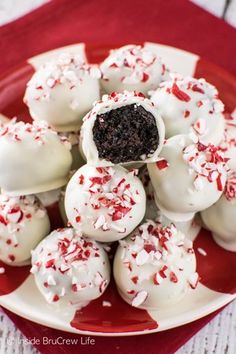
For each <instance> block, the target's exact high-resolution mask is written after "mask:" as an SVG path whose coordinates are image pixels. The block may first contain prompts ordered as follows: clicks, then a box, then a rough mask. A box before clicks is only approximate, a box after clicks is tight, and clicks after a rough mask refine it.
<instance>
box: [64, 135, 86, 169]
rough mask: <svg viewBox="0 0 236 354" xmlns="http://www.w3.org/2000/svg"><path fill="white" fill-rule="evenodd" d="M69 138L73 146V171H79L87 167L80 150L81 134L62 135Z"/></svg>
mask: <svg viewBox="0 0 236 354" xmlns="http://www.w3.org/2000/svg"><path fill="white" fill-rule="evenodd" d="M61 136H64V137H66V138H67V140H68V141H69V142H70V144H71V155H72V165H71V170H72V171H74V170H78V169H79V168H80V167H81V166H83V165H85V163H86V162H85V159H84V157H83V156H82V154H81V151H80V149H79V141H80V132H79V131H76V132H64V133H62V134H61Z"/></svg>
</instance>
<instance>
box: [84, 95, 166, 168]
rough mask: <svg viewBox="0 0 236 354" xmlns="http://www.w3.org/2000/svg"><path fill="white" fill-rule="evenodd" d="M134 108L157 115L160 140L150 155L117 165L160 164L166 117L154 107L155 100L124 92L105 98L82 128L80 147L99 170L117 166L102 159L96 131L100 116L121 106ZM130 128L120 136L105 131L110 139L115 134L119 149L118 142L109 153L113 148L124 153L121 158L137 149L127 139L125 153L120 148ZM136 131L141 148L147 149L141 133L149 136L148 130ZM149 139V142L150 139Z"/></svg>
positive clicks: (143, 155)
mask: <svg viewBox="0 0 236 354" xmlns="http://www.w3.org/2000/svg"><path fill="white" fill-rule="evenodd" d="M130 105H134V107H135V109H136V108H138V107H140V106H141V107H142V108H143V109H144V110H145V111H146V112H148V113H151V115H152V116H153V118H154V124H155V125H156V130H157V134H156V136H155V139H156V141H157V144H156V149H155V150H152V151H150V152H148V153H147V154H142V155H140V156H139V158H138V159H137V160H132V159H130V160H129V161H127V160H122V157H121V158H120V159H119V162H117V161H116V162H115V164H117V163H119V164H122V165H124V166H125V165H126V164H127V166H129V165H130V163H131V162H133V163H134V162H136V163H137V162H141V163H143V162H147V163H148V162H154V161H157V158H158V155H159V153H160V151H161V149H162V146H163V142H164V136H165V127H164V123H163V121H162V118H161V117H160V115H159V114H158V113H157V109H156V108H154V106H153V104H152V103H151V101H150V100H149V99H147V98H145V97H144V96H143V95H142V94H139V93H136V92H128V91H124V92H123V93H122V94H121V93H120V94H118V93H113V94H112V95H110V96H108V95H104V96H103V97H102V100H101V101H98V102H95V104H94V107H93V109H92V110H91V111H90V112H89V113H88V114H87V115H86V116H85V117H84V120H83V125H82V127H81V135H80V139H81V140H80V148H81V151H82V153H83V154H84V156H85V158H86V160H87V163H88V164H89V165H92V166H99V167H103V166H112V165H114V163H113V162H112V161H111V160H109V159H105V158H102V157H100V156H99V151H98V146H97V145H96V143H95V140H94V132H93V129H94V126H95V122H96V120H97V119H98V118H97V117H98V116H99V115H101V114H104V113H107V112H110V111H113V110H116V109H119V108H121V107H125V106H130ZM136 114H137V113H136ZM133 115H134V116H135V113H133ZM135 121H136V120H135ZM99 122H100V124H101V119H100V120H99ZM134 125H135V124H133V126H134ZM129 129H130V125H129V126H127V128H125V127H123V130H124V131H121V132H120V134H118V135H117V130H114V132H113V133H111V134H110V132H109V131H108V132H107V133H106V132H105V130H103V134H108V135H109V137H110V135H112V134H115V135H114V137H113V140H115V141H116V144H117V146H116V145H115V143H113V145H114V146H110V149H109V152H110V151H111V149H113V150H115V151H119V152H120V155H119V156H121V155H122V153H124V154H125V151H126V150H127V151H129V150H130V149H132V148H133V146H131V145H130V141H129V139H128V138H126V141H124V140H123V141H122V144H123V143H125V144H126V146H125V148H124V146H123V147H122V149H123V150H122V149H121V148H120V147H119V146H120V145H121V139H123V135H124V133H127V131H129ZM136 129H137V131H135V134H136V136H137V140H138V143H139V147H140V148H141V149H143V144H144V143H143V141H142V139H143V137H141V136H140V134H141V135H143V134H145V131H144V129H142V132H140V131H139V127H136ZM146 134H148V137H149V135H150V132H148V133H147V132H146ZM104 140H106V135H104ZM146 140H148V138H147V139H146Z"/></svg>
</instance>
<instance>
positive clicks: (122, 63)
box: [100, 45, 169, 85]
mask: <svg viewBox="0 0 236 354" xmlns="http://www.w3.org/2000/svg"><path fill="white" fill-rule="evenodd" d="M100 68H101V71H102V78H103V80H105V81H109V72H110V71H112V72H113V71H114V72H120V77H119V80H120V81H121V82H122V83H124V84H130V85H132V84H137V83H145V82H147V81H149V80H150V79H152V75H153V73H154V71H155V72H158V71H159V72H160V81H163V80H166V79H167V77H168V73H169V71H168V69H167V68H166V66H165V65H164V64H163V63H162V60H161V59H160V58H159V57H157V55H156V54H155V53H154V52H152V51H151V50H150V49H148V48H145V47H144V46H141V45H129V46H125V47H122V48H119V49H116V50H112V51H111V52H110V55H109V56H108V58H107V59H105V61H104V62H103V63H102V64H101V66H100Z"/></svg>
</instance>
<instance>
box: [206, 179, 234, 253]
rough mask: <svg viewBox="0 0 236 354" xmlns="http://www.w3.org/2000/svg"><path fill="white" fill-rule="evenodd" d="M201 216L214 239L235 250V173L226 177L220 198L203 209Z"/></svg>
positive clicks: (230, 249)
mask: <svg viewBox="0 0 236 354" xmlns="http://www.w3.org/2000/svg"><path fill="white" fill-rule="evenodd" d="M201 217H202V219H203V222H204V224H205V225H206V227H207V228H208V229H209V230H211V231H212V233H213V237H214V239H215V241H216V242H217V243H218V244H219V245H220V246H221V247H223V248H225V249H226V250H228V251H232V252H236V173H232V174H231V175H230V176H229V177H228V179H227V182H226V188H225V191H224V194H223V195H222V196H221V198H220V199H219V200H218V201H217V202H216V203H215V204H213V205H212V206H211V207H210V208H208V209H206V210H203V211H202V212H201Z"/></svg>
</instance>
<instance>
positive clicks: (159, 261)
mask: <svg viewBox="0 0 236 354" xmlns="http://www.w3.org/2000/svg"><path fill="white" fill-rule="evenodd" d="M101 92H102V93H103V95H101ZM24 102H25V104H26V105H27V106H28V108H29V112H30V114H31V117H32V119H33V122H32V124H30V123H24V122H21V121H19V122H17V121H16V120H12V121H10V123H8V124H3V125H2V126H1V128H0V165H1V170H0V187H1V195H0V233H1V238H0V259H1V260H2V261H4V262H5V263H8V264H10V265H15V266H19V265H22V264H27V263H28V262H30V260H31V255H32V260H31V261H32V268H31V272H32V273H33V274H34V277H35V281H36V284H37V287H38V289H39V291H40V292H41V293H42V295H43V296H44V297H45V299H46V300H47V301H48V302H49V303H51V304H61V305H63V304H64V305H66V306H67V305H68V304H71V305H76V306H77V307H79V308H81V307H83V306H86V305H87V304H88V303H89V302H90V301H91V300H94V299H96V298H98V297H99V296H101V295H102V294H103V293H104V291H105V290H106V288H107V286H108V284H109V281H110V272H111V270H110V269H111V265H110V260H109V257H108V254H107V250H108V248H109V247H108V246H110V245H111V243H112V242H115V241H119V245H118V247H117V250H116V252H115V255H114V262H113V274H114V279H115V282H116V286H117V289H118V292H119V294H120V296H121V297H122V298H123V299H124V300H125V301H126V302H127V303H128V304H130V305H131V306H134V307H138V308H141V309H158V308H163V306H169V304H172V303H176V302H177V301H179V300H180V299H182V298H183V297H184V296H185V295H186V293H188V292H191V291H193V290H191V289H195V288H196V287H197V284H198V278H199V277H198V274H197V272H196V258H195V254H194V250H193V247H192V239H193V238H194V236H196V234H197V232H198V231H199V226H196V221H195V216H196V214H197V213H201V218H202V220H203V223H204V226H205V227H207V228H209V229H210V230H212V232H213V236H214V238H215V240H216V242H217V243H218V244H220V245H221V246H222V247H224V248H226V249H228V250H231V251H236V236H235V235H236V221H235V220H236V160H235V156H236V154H235V152H236V143H235V142H236V125H235V123H234V120H233V118H232V117H227V119H226V118H225V117H224V115H223V110H224V105H223V103H222V102H221V101H220V100H219V98H218V92H217V90H216V88H215V87H213V86H212V85H211V84H209V83H208V82H206V81H205V80H204V79H195V78H192V77H182V76H181V75H179V74H176V73H171V72H170V70H169V69H168V68H167V67H166V65H165V63H163V61H162V60H161V58H159V57H158V56H157V55H156V54H155V53H154V52H153V51H152V50H150V49H149V48H148V47H145V46H136V45H128V46H124V47H122V48H119V49H118V50H114V51H111V53H110V55H109V56H108V57H107V58H106V59H105V60H104V62H103V63H101V65H100V66H96V65H89V64H88V63H85V62H84V61H83V60H82V59H81V57H80V56H78V55H75V54H68V53H64V54H61V55H59V56H58V57H57V58H55V59H54V60H52V61H50V62H48V63H45V64H44V65H43V66H42V67H41V68H39V69H38V70H37V71H36V72H35V73H34V75H33V77H32V78H31V80H30V81H29V82H28V84H27V87H26V92H25V97H24ZM58 198H59V199H60V200H59V201H58V202H59V204H60V210H61V213H62V217H63V219H64V221H65V228H61V229H57V230H51V233H50V221H49V217H48V214H47V209H46V208H45V207H46V206H48V205H49V204H50V203H51V202H52V200H53V201H55V199H56V200H57V199H58Z"/></svg>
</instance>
